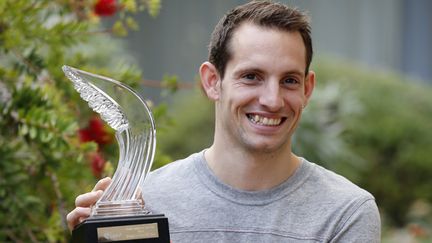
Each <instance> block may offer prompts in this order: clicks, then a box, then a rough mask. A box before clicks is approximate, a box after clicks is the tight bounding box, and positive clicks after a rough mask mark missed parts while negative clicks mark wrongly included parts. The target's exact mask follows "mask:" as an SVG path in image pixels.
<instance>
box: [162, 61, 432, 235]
mask: <svg viewBox="0 0 432 243" xmlns="http://www.w3.org/2000/svg"><path fill="white" fill-rule="evenodd" d="M314 70H315V71H316V73H317V79H318V87H316V89H315V91H314V94H313V96H312V97H313V98H312V100H311V102H310V104H309V105H308V106H307V107H306V110H305V113H304V114H303V117H302V121H301V124H300V126H299V128H298V131H297V132H296V135H295V138H294V151H295V152H296V153H297V154H299V155H301V156H304V157H305V158H307V159H309V160H311V161H313V162H315V163H319V164H321V165H323V166H325V167H327V168H330V169H332V170H335V171H336V172H339V173H340V174H342V175H344V176H346V177H348V178H349V179H351V180H352V181H354V182H355V183H357V184H359V185H360V186H361V187H363V188H365V189H366V190H368V191H370V192H371V193H372V194H373V195H374V196H375V197H376V200H377V203H378V205H379V207H380V209H381V212H382V213H383V215H384V219H385V220H386V222H388V223H392V224H395V225H397V226H402V225H404V224H407V223H408V222H411V221H412V218H410V217H409V215H410V214H409V212H410V211H411V208H412V205H413V204H415V203H417V202H418V201H419V200H424V201H426V202H428V203H431V202H432V190H431V188H432V159H431V156H430V155H431V153H430V148H431V147H430V146H431V144H432V123H431V121H432V96H431V95H430V94H431V91H432V88H431V87H430V86H427V85H423V84H421V83H417V82H415V81H413V80H408V79H406V78H404V77H401V76H399V75H396V74H391V73H384V72H379V71H376V70H375V71H373V70H369V69H366V68H359V67H358V66H355V65H352V64H349V63H346V62H344V63H340V62H337V61H331V60H326V59H324V60H321V61H320V60H318V61H317V62H316V65H314ZM204 100H205V98H204V97H203V96H199V95H183V96H180V97H179V98H177V100H175V102H174V103H176V104H177V105H176V106H175V110H173V111H171V112H172V114H171V115H172V116H173V117H176V124H175V126H172V127H171V128H170V129H171V130H169V129H168V131H166V134H164V135H163V136H161V138H160V139H159V141H160V143H159V144H160V146H161V147H162V148H161V149H162V151H163V152H164V153H167V154H172V155H173V157H174V158H175V159H177V158H182V157H185V156H187V155H188V154H190V153H193V152H196V151H199V150H201V149H203V148H205V147H207V146H208V145H209V144H210V142H209V141H211V139H212V134H213V133H212V131H213V130H212V129H213V126H214V123H213V120H212V116H213V110H212V108H211V107H212V106H211V105H210V104H208V103H207V104H206V103H205V101H204ZM185 140H187V142H184V141H185ZM422 221H423V222H428V223H425V224H426V225H429V227H430V226H431V225H432V218H431V217H430V216H425V217H424V218H423V219H422Z"/></svg>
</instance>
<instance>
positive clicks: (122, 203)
mask: <svg viewBox="0 0 432 243" xmlns="http://www.w3.org/2000/svg"><path fill="white" fill-rule="evenodd" d="M62 69H63V72H64V73H65V75H66V77H67V78H68V79H70V80H71V81H72V82H73V85H74V88H75V90H76V91H78V93H79V94H80V96H81V98H82V99H83V100H85V101H86V102H87V103H88V105H89V107H90V108H91V109H92V110H93V111H95V112H96V113H98V114H99V115H100V116H101V118H102V120H104V121H105V122H106V123H107V124H108V125H109V126H110V127H111V128H113V129H114V130H115V131H116V132H115V137H116V140H117V142H118V145H119V149H120V152H119V161H118V164H117V169H116V171H115V173H114V175H113V177H112V182H111V184H110V185H109V186H108V188H107V189H106V190H105V191H104V193H103V195H102V197H101V198H100V199H99V200H98V201H97V202H96V204H95V205H94V206H93V207H92V210H91V215H90V217H89V218H87V219H86V220H85V221H84V222H82V223H81V224H79V225H77V226H76V227H75V229H74V230H73V231H72V242H116V241H120V242H169V241H170V239H169V229H168V219H167V218H166V217H165V216H164V215H163V214H157V215H156V214H152V213H150V212H149V211H147V210H146V208H145V207H144V200H143V197H142V195H141V188H142V187H141V186H142V184H143V183H144V181H145V179H146V176H147V174H148V173H149V171H150V168H151V165H152V163H153V158H154V153H155V148H156V130H155V122H154V119H153V116H152V114H151V112H150V109H149V108H148V106H147V105H146V103H145V102H144V100H143V99H142V98H141V97H140V95H138V94H137V93H136V92H135V91H133V90H132V89H131V88H130V87H128V86H126V85H125V84H122V83H120V82H118V81H116V80H113V79H110V78H107V77H103V76H100V75H96V74H92V73H89V72H85V71H82V70H79V69H76V68H73V67H69V66H63V68H62Z"/></svg>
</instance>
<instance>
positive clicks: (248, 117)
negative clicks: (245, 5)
mask: <svg viewBox="0 0 432 243" xmlns="http://www.w3.org/2000/svg"><path fill="white" fill-rule="evenodd" d="M230 50H231V54H232V57H231V59H230V60H229V62H228V63H227V66H226V70H225V75H224V78H223V80H222V81H221V82H218V85H219V86H218V89H219V96H218V98H217V99H216V132H217V133H219V135H220V137H221V138H222V139H223V141H224V143H225V144H226V145H227V146H230V147H234V148H239V149H246V150H248V151H250V152H274V151H280V150H283V149H289V150H290V149H291V136H292V134H293V133H294V130H295V128H296V126H297V124H298V122H299V120H300V116H301V113H302V109H303V106H304V105H306V103H307V101H308V98H309V96H310V95H311V93H312V90H313V87H314V74H313V72H310V73H309V74H308V75H305V69H306V61H305V60H306V57H305V55H306V54H305V46H304V44H303V40H302V38H301V35H300V33H298V32H285V31H280V30H277V29H269V28H265V27H259V26H257V25H254V24H251V23H245V24H243V25H241V26H240V27H239V28H238V29H237V30H236V31H235V33H234V35H233V37H232V39H231V42H230ZM216 135H218V134H216Z"/></svg>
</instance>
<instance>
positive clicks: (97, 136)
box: [78, 116, 113, 145]
mask: <svg viewBox="0 0 432 243" xmlns="http://www.w3.org/2000/svg"><path fill="white" fill-rule="evenodd" d="M78 132H79V137H80V141H81V142H90V141H93V142H96V143H97V144H98V145H105V144H109V143H111V142H112V140H113V136H112V134H111V133H109V131H108V129H107V128H106V127H105V126H104V123H103V121H102V120H101V119H100V118H99V117H97V116H94V117H92V118H91V119H90V121H89V125H88V126H87V127H86V128H83V129H80V130H79V131H78Z"/></svg>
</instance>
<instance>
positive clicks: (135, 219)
mask: <svg viewBox="0 0 432 243" xmlns="http://www.w3.org/2000/svg"><path fill="white" fill-rule="evenodd" d="M71 242H72V243H90V242H91V243H98V242H147V243H150V242H152V243H169V242H170V236H169V229H168V218H166V217H165V216H164V215H163V214H156V215H142V216H128V217H111V218H93V219H92V218H91V219H87V220H85V221H84V222H82V223H81V224H79V225H78V226H77V227H76V228H75V229H74V230H73V231H72V241H71Z"/></svg>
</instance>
